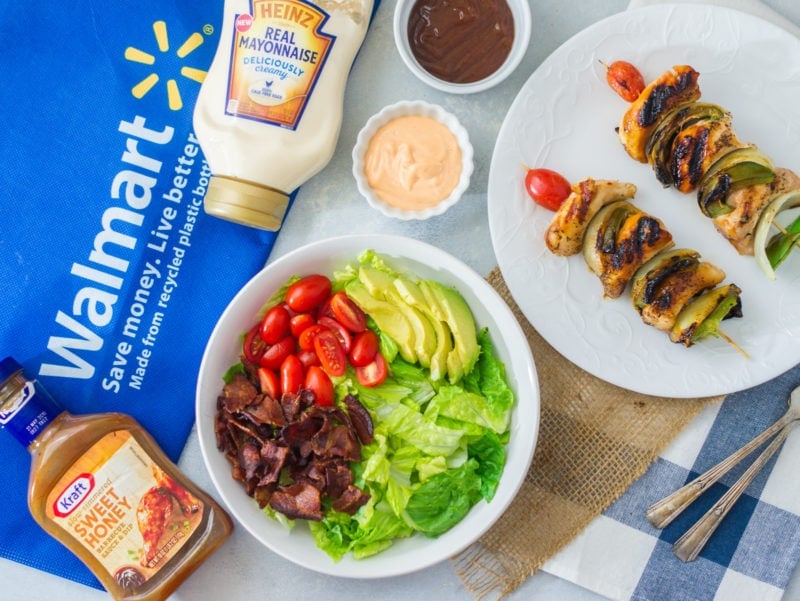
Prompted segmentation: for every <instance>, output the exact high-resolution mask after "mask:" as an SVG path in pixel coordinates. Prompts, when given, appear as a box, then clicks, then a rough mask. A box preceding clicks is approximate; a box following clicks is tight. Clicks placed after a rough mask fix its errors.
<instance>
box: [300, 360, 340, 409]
mask: <svg viewBox="0 0 800 601" xmlns="http://www.w3.org/2000/svg"><path fill="white" fill-rule="evenodd" d="M304 387H305V388H308V389H309V390H310V391H311V392H313V393H314V402H315V403H316V404H317V405H322V406H323V407H330V406H331V405H333V382H331V379H330V377H328V374H326V373H325V372H324V371H323V370H322V368H321V367H318V366H316V365H312V366H311V367H309V368H308V370H307V371H306V378H305V383H304Z"/></svg>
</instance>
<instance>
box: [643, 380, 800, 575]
mask: <svg viewBox="0 0 800 601" xmlns="http://www.w3.org/2000/svg"><path fill="white" fill-rule="evenodd" d="M799 419H800V386H797V387H796V388H795V389H794V390H792V392H791V394H790V395H789V408H788V409H787V411H786V413H785V414H784V415H783V416H782V417H781V418H780V419H778V420H777V421H776V422H775V423H774V424H772V425H771V426H769V427H768V428H767V429H766V430H764V431H763V432H762V433H761V434H759V435H758V436H756V437H755V438H754V439H753V440H751V441H750V442H748V443H747V444H745V445H744V446H743V447H742V448H740V449H739V450H738V451H735V452H734V453H732V454H731V455H730V456H728V457H727V458H725V459H723V460H722V461H720V462H719V463H718V464H717V465H715V466H714V467H712V468H710V469H709V470H708V471H706V472H704V473H703V474H701V475H699V476H698V477H697V478H695V479H694V480H692V481H691V482H689V483H687V484H686V485H684V486H683V487H681V488H679V489H678V490H676V491H675V492H674V493H672V494H670V495H668V496H667V497H665V498H664V499H662V500H660V501H658V502H656V503H653V505H651V506H650V507H649V508H648V509H647V513H646V515H647V519H648V521H649V522H650V523H651V524H652V525H653V526H655V527H656V528H664V527H665V526H667V525H668V524H670V523H671V522H672V521H673V520H674V519H675V518H676V517H678V515H680V514H681V513H682V512H683V510H684V509H686V507H688V506H689V505H690V504H691V503H692V502H693V501H694V500H695V499H697V498H698V497H699V496H700V495H701V494H702V493H703V492H705V491H706V490H707V489H708V487H709V486H711V485H712V484H714V483H715V482H716V481H717V480H719V479H720V478H721V477H722V476H723V475H724V474H726V473H727V472H728V471H730V470H731V468H733V467H734V466H735V465H737V464H738V463H739V462H740V461H741V460H742V459H744V458H745V457H747V456H748V455H749V454H750V453H751V452H752V451H753V450H754V449H756V448H757V447H759V446H760V445H761V444H763V443H764V442H765V441H767V440H768V439H769V438H771V437H772V436H775V435H776V434H777V436H775V438H774V440H773V441H772V442H771V443H770V444H769V446H767V447H766V448H765V449H764V450H763V451H762V452H761V454H760V455H759V456H758V458H756V460H755V461H754V462H753V464H752V465H751V466H750V467H749V468H747V470H746V471H745V472H744V473H743V474H742V475H741V476H740V478H739V480H737V481H736V483H735V484H734V485H733V486H731V487H730V489H728V491H727V492H726V493H725V494H724V495H723V496H722V497H721V498H720V499H719V500H718V501H717V502H716V503H715V504H714V506H713V507H711V509H709V510H708V512H706V514H705V515H703V517H702V518H700V519H699V520H698V521H697V523H695V524H694V525H693V526H692V527H691V528H689V530H687V531H686V533H685V534H684V535H683V536H681V537H680V538H679V539H678V540H677V541H675V545H674V546H673V550H674V552H675V555H676V556H677V557H678V558H679V559H681V560H682V561H693V560H694V559H696V558H697V555H698V554H699V553H700V551H701V550H702V549H703V547H704V546H705V544H706V543H707V542H708V539H709V538H710V537H711V535H712V534H713V533H714V531H715V530H716V529H717V527H718V526H719V524H720V523H721V522H722V520H723V518H724V517H725V516H726V515H727V514H728V511H730V509H731V507H732V506H733V504H734V503H735V502H736V500H737V499H738V498H739V497H740V496H741V494H742V493H743V492H744V490H745V489H746V488H747V486H748V485H749V484H750V482H752V480H753V478H755V476H756V474H758V472H759V471H761V468H763V467H764V465H765V464H766V463H767V462H768V461H769V459H770V458H771V457H772V455H774V454H775V452H776V451H777V450H778V449H779V448H780V446H781V444H783V442H784V440H785V439H786V437H787V436H788V435H789V433H790V432H791V429H792V427H793V426H794V424H795V422H796V421H797V420H799Z"/></svg>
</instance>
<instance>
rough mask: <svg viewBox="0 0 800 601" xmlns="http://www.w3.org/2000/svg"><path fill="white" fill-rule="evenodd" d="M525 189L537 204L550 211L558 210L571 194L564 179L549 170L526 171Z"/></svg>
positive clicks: (570, 189)
mask: <svg viewBox="0 0 800 601" xmlns="http://www.w3.org/2000/svg"><path fill="white" fill-rule="evenodd" d="M525 189H526V190H527V191H528V194H529V195H530V197H531V198H532V199H533V200H534V201H535V202H536V203H537V204H540V205H541V206H543V207H544V208H545V209H549V210H551V211H556V210H558V207H560V206H561V203H562V202H564V201H565V200H566V199H567V196H569V195H570V193H571V192H572V188H571V187H570V185H569V182H568V181H567V180H566V178H565V177H564V176H563V175H561V174H560V173H556V172H555V171H552V170H550V169H528V173H526V174H525Z"/></svg>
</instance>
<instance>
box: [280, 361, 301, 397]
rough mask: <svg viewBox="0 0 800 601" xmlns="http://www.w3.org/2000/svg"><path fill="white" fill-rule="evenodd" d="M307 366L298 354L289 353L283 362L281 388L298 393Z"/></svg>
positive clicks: (285, 391) (284, 390)
mask: <svg viewBox="0 0 800 601" xmlns="http://www.w3.org/2000/svg"><path fill="white" fill-rule="evenodd" d="M304 379H305V368H304V367H303V363H302V362H301V361H300V358H299V357H298V356H297V355H289V356H288V357H286V359H284V360H283V363H281V390H282V391H283V392H284V393H287V392H288V393H291V394H297V392H298V391H299V390H300V388H301V387H302V386H303V381H304Z"/></svg>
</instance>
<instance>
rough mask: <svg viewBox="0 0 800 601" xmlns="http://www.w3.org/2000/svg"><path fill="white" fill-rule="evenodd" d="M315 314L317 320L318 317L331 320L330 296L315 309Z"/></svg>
mask: <svg viewBox="0 0 800 601" xmlns="http://www.w3.org/2000/svg"><path fill="white" fill-rule="evenodd" d="M316 314H317V319H319V318H320V317H330V318H333V311H331V297H330V296H329V297H328V298H326V299H325V300H324V301H322V304H321V305H320V306H319V307H317V310H316Z"/></svg>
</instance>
